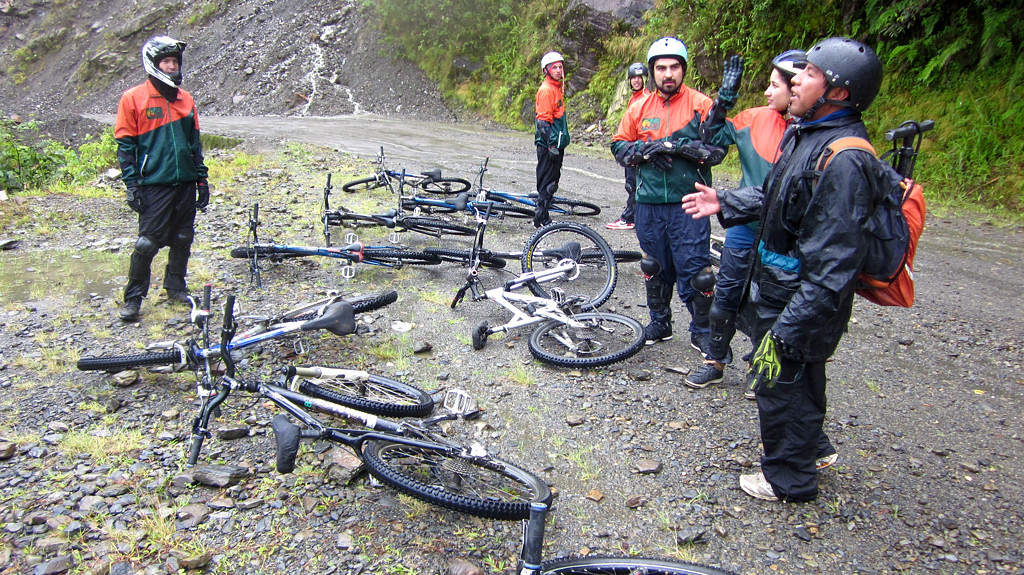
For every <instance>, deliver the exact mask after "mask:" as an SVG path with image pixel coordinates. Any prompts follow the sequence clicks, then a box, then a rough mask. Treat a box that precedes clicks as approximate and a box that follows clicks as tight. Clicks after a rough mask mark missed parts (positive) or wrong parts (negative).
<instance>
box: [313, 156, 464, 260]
mask: <svg viewBox="0 0 1024 575" xmlns="http://www.w3.org/2000/svg"><path fill="white" fill-rule="evenodd" d="M397 177H398V178H399V192H398V195H399V196H400V195H401V189H402V187H403V186H404V181H405V177H406V176H405V174H404V173H403V174H400V175H399V176H397ZM386 185H387V186H388V187H389V188H390V187H391V178H389V179H388V181H387V182H386ZM332 189H333V188H332V186H331V174H330V173H328V174H327V184H326V185H324V195H323V203H322V205H321V207H322V210H321V212H320V213H321V217H320V222H321V223H322V224H323V230H324V245H326V246H328V247H330V245H331V228H332V227H352V228H356V229H358V228H361V227H383V228H388V229H390V230H392V232H391V234H390V235H389V237H388V241H390V242H392V243H395V244H397V243H399V241H400V236H399V235H398V234H400V233H402V232H416V233H419V234H424V235H428V236H432V237H435V238H439V237H441V236H442V235H445V234H448V235H456V236H471V235H473V231H474V230H473V228H471V227H468V226H463V225H460V224H457V223H455V222H449V221H447V220H442V219H440V218H437V217H420V216H409V215H406V214H405V211H404V210H402V209H401V203H402V202H401V201H399V208H398V209H394V208H393V209H390V210H387V211H385V212H381V213H377V214H361V213H358V212H355V211H353V210H350V209H348V208H346V207H345V206H336V207H333V208H332V207H331V190H332ZM392 191H394V190H392ZM346 242H347V243H352V242H351V241H348V240H346Z"/></svg>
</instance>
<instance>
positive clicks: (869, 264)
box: [816, 136, 925, 307]
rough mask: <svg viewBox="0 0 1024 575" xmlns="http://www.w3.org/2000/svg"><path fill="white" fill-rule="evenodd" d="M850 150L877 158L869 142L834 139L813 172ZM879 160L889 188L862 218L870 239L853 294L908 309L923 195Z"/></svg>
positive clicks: (921, 226) (922, 212)
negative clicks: (866, 225)
mask: <svg viewBox="0 0 1024 575" xmlns="http://www.w3.org/2000/svg"><path fill="white" fill-rule="evenodd" d="M851 149H853V150H865V151H867V152H871V154H872V155H874V156H876V157H877V154H875V149H874V147H872V146H871V142H868V141H867V140H865V139H864V138H858V137H853V136H851V137H845V138H839V139H837V140H836V141H834V142H832V143H831V144H829V146H828V147H827V148H825V151H824V152H822V154H821V157H820V158H818V164H817V167H816V173H817V174H819V175H820V174H821V172H823V171H824V170H825V168H826V167H827V166H828V164H829V162H830V161H831V160H832V158H834V157H835V156H836V154H838V153H840V152H842V151H843V150H851ZM879 163H881V164H882V165H883V166H884V169H883V171H884V173H885V175H886V181H885V185H887V186H888V188H889V190H888V194H887V197H886V198H885V199H884V200H883V202H882V203H880V204H879V205H878V206H877V207H876V208H875V213H874V214H872V215H871V218H870V219H869V220H868V223H869V226H870V228H871V233H872V240H871V243H870V245H869V246H868V254H867V257H866V258H865V262H864V268H863V270H862V271H861V274H860V275H859V276H858V278H857V281H858V286H857V289H856V292H857V295H859V296H861V297H863V298H865V299H867V300H869V301H871V302H874V303H876V304H878V305H885V306H899V307H910V306H912V305H914V253H915V252H916V251H917V241H918V240H919V239H920V238H921V232H923V231H924V217H925V203H924V193H923V190H922V189H921V185H920V184H918V183H916V182H915V181H914V180H912V179H910V178H905V177H903V176H901V175H900V174H899V173H898V172H897V171H896V170H895V169H894V168H893V167H892V166H891V165H889V164H888V163H886V162H884V161H882V160H879Z"/></svg>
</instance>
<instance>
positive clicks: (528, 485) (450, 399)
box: [187, 295, 552, 519]
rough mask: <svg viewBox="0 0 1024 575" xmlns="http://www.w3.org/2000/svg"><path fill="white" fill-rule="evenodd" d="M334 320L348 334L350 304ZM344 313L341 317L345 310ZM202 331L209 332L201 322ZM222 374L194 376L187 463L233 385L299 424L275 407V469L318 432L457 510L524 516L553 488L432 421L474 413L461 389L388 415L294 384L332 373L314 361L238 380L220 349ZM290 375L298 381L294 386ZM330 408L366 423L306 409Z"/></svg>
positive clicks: (411, 490)
mask: <svg viewBox="0 0 1024 575" xmlns="http://www.w3.org/2000/svg"><path fill="white" fill-rule="evenodd" d="M233 300H234V296H233V295H228V296H227V297H226V298H225V304H224V322H223V327H222V329H221V337H220V341H221V344H220V345H221V347H222V348H228V347H230V345H231V341H232V339H233V337H234V333H235V330H236V327H237V326H236V324H235V322H234V319H233V314H232V309H233V307H234V306H233V303H234V302H233ZM342 305H343V306H345V307H346V308H347V314H345V313H342V314H341V315H340V316H339V317H337V318H336V323H335V324H334V325H332V326H331V328H328V329H329V331H332V333H338V334H343V333H344V332H346V331H348V332H349V333H351V329H350V326H351V325H352V322H351V317H352V313H351V306H350V305H348V304H342ZM346 316H347V317H346ZM206 325H207V327H206V330H207V332H208V329H209V328H208V322H207V324H206ZM224 363H225V370H224V375H223V376H221V377H218V378H215V377H214V376H213V374H212V372H210V371H207V376H206V377H203V378H202V379H201V380H200V396H201V397H202V404H201V406H200V409H199V413H198V415H196V417H195V419H194V420H193V423H192V436H191V441H190V443H189V450H188V460H187V461H188V465H189V466H190V467H191V466H194V465H195V464H196V462H197V461H198V459H199V453H200V451H201V450H202V445H203V442H204V440H205V439H206V438H208V437H210V431H209V426H210V418H211V417H215V414H216V413H218V412H219V409H220V405H221V404H222V403H223V402H224V401H225V400H226V399H227V398H228V396H229V395H230V394H231V392H232V391H236V390H241V391H246V392H249V393H252V394H256V395H258V396H260V397H263V398H264V399H267V400H269V401H271V402H272V403H274V404H275V405H277V406H278V407H280V408H282V409H284V410H285V411H286V412H288V413H289V414H290V415H292V416H293V417H294V418H295V419H297V420H298V421H299V422H301V423H302V426H303V427H300V426H298V425H296V424H294V423H292V422H291V421H290V420H289V419H288V417H287V416H285V415H284V414H279V415H277V416H275V417H274V419H273V420H272V428H273V430H274V439H275V443H276V458H275V459H276V467H277V470H278V472H280V473H290V472H291V471H293V470H294V469H295V464H296V457H297V454H298V451H299V443H300V441H301V440H302V439H320V440H324V441H330V442H332V443H338V444H341V445H346V446H348V447H350V448H351V449H352V450H353V451H354V452H355V453H356V454H357V455H358V456H359V457H360V458H361V459H362V460H363V461H364V462H365V463H366V465H367V467H369V469H370V472H371V473H372V474H373V475H374V476H375V477H377V478H378V479H380V480H381V481H382V482H384V483H387V484H388V485H390V486H392V487H394V488H395V489H398V490H399V491H402V492H404V493H407V494H409V495H411V496H413V497H416V498H418V499H421V500H423V501H427V502H429V503H433V504H435V505H439V506H441V507H445V508H448V509H452V510H455V511H460V512H463V513H469V514H472V515H477V516H480V517H486V518H490V519H525V518H527V517H529V515H530V506H531V504H535V503H540V504H545V505H546V504H547V503H549V502H550V501H551V498H552V495H551V491H550V489H549V488H548V487H547V485H546V484H545V483H544V482H543V481H541V480H540V479H539V478H537V477H536V476H535V475H533V474H532V473H530V472H528V471H526V470H524V469H522V468H520V467H518V466H515V465H512V464H510V463H507V462H505V461H502V460H500V459H498V458H495V457H493V456H492V455H490V454H489V453H488V452H487V451H486V450H485V449H484V448H483V446H481V445H471V446H466V445H463V444H461V443H459V442H457V441H454V440H451V439H449V438H448V437H446V436H445V435H444V434H443V433H442V432H441V431H440V429H439V428H438V426H437V424H438V423H440V422H442V421H447V420H451V419H458V418H463V417H471V416H472V415H473V414H475V413H478V412H479V410H478V409H476V407H475V402H473V401H472V400H471V398H469V397H468V396H467V395H466V394H465V393H463V392H458V391H455V392H452V393H448V394H446V395H445V397H444V401H443V406H444V407H445V409H446V410H447V411H448V414H446V415H441V416H436V417H433V418H430V419H426V420H421V421H414V420H403V421H390V420H386V419H383V418H380V417H378V416H377V415H375V414H373V413H369V412H366V411H361V410H359V409H355V408H351V407H346V406H344V405H338V404H336V403H334V402H333V401H331V400H330V399H326V400H325V399H320V398H316V397H311V396H309V395H305V394H303V393H301V392H299V391H295V387H299V388H300V389H301V381H302V380H303V379H305V378H308V377H313V378H316V379H317V380H318V381H322V380H323V379H324V378H328V379H329V378H333V377H335V373H333V372H331V371H329V370H325V368H320V367H290V368H284V369H283V370H282V371H281V376H280V377H279V379H278V381H277V382H276V383H265V382H259V381H248V382H244V381H241V380H239V379H236V378H235V366H234V360H233V359H232V358H231V356H230V354H227V355H225V356H224ZM296 382H299V383H298V385H296ZM313 408H315V409H317V410H322V411H325V412H329V413H332V414H335V415H338V416H341V417H344V418H346V419H349V420H354V421H360V422H362V423H363V424H364V425H365V426H366V427H367V428H368V429H351V428H341V427H332V426H330V425H328V424H327V423H324V422H323V421H321V420H319V419H317V418H316V417H315V416H314V415H313V414H311V413H310V412H309V411H307V409H313Z"/></svg>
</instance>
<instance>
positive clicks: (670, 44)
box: [647, 37, 690, 67]
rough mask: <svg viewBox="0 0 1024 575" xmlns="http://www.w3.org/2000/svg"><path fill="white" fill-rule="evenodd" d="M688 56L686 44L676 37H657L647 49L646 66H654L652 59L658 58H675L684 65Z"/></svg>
mask: <svg viewBox="0 0 1024 575" xmlns="http://www.w3.org/2000/svg"><path fill="white" fill-rule="evenodd" d="M689 56H690V54H689V52H688V51H687V50H686V44H683V43H682V41H681V40H679V39H678V38H672V37H666V38H659V39H658V40H655V41H654V43H653V44H651V47H650V49H648V50H647V66H648V67H652V66H654V61H655V60H657V59H658V58H675V59H677V60H679V61H680V62H681V63H682V64H683V65H684V66H685V65H686V61H687V59H688V58H689Z"/></svg>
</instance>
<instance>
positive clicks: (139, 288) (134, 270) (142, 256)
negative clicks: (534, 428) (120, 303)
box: [124, 236, 160, 305]
mask: <svg viewBox="0 0 1024 575" xmlns="http://www.w3.org/2000/svg"><path fill="white" fill-rule="evenodd" d="M159 250H160V247H159V246H158V245H156V243H154V242H152V241H151V240H150V239H149V238H147V237H145V236H142V237H140V238H139V239H138V240H136V241H135V250H134V251H132V258H131V261H130V263H129V264H128V285H126V286H125V288H124V301H125V305H127V302H129V301H131V300H139V301H142V298H144V297H146V295H147V294H149V282H150V277H149V276H150V266H151V265H152V264H153V258H154V257H155V256H156V252H157V251H159Z"/></svg>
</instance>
